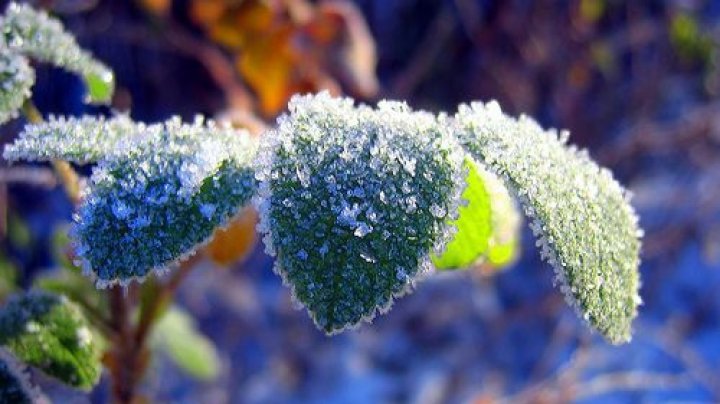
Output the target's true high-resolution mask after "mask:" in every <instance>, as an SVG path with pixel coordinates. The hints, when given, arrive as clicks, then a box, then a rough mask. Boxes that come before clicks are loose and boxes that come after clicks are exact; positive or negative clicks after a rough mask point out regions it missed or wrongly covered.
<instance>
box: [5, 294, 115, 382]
mask: <svg viewBox="0 0 720 404" xmlns="http://www.w3.org/2000/svg"><path fill="white" fill-rule="evenodd" d="M95 339H96V337H95V336H94V335H93V331H92V330H91V329H90V327H89V326H88V323H87V321H86V320H85V318H84V317H83V315H82V312H81V311H80V309H79V308H78V307H77V306H75V304H73V303H71V302H70V301H69V300H68V299H67V298H66V297H63V296H57V295H52V294H47V293H41V292H30V293H27V294H24V295H21V296H16V297H15V298H13V299H11V300H10V301H9V302H8V303H7V305H6V306H5V307H4V308H3V309H2V311H1V312H0V344H2V345H4V346H5V347H6V348H7V349H8V350H9V351H11V352H12V353H13V354H14V355H15V356H16V357H17V358H18V359H20V360H22V361H23V362H25V363H27V364H29V365H32V366H35V367H37V368H39V369H41V370H42V371H43V372H45V373H46V374H48V375H49V376H53V377H55V378H57V379H59V380H61V381H63V382H65V383H67V384H69V385H71V386H74V387H77V388H80V389H84V390H89V389H90V388H91V387H93V386H94V385H95V384H96V383H97V382H98V380H99V378H100V372H101V369H102V368H101V364H100V352H99V350H98V349H97V345H96V342H95Z"/></svg>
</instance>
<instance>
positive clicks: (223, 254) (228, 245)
mask: <svg viewBox="0 0 720 404" xmlns="http://www.w3.org/2000/svg"><path fill="white" fill-rule="evenodd" d="M257 220H258V215H257V211H256V210H255V209H254V208H253V207H250V206H248V207H246V208H244V209H243V210H242V212H240V214H238V216H236V217H235V218H234V219H233V220H232V221H231V222H230V224H228V226H227V228H225V229H217V230H215V235H214V236H213V240H212V241H211V242H210V244H208V246H207V247H205V253H206V254H207V256H208V257H210V259H212V260H213V262H215V263H216V264H218V265H220V266H223V267H228V266H230V265H232V264H234V263H235V262H238V261H240V260H242V259H244V258H245V257H246V256H247V255H248V254H249V253H250V252H251V251H252V250H253V249H254V248H255V244H256V243H257V236H256V233H255V225H256V224H257Z"/></svg>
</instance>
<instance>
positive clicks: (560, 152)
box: [456, 102, 641, 343]
mask: <svg viewBox="0 0 720 404" xmlns="http://www.w3.org/2000/svg"><path fill="white" fill-rule="evenodd" d="M456 124H457V126H458V138H459V141H460V143H461V144H462V145H463V146H464V147H465V148H466V149H467V150H468V151H469V153H470V154H471V155H472V156H473V157H474V158H475V159H477V160H478V161H479V162H482V163H484V164H486V165H487V166H488V167H489V168H490V169H491V170H492V171H494V172H495V173H497V174H498V175H499V176H500V177H502V178H503V179H504V180H505V183H506V185H507V186H508V187H509V188H511V189H512V190H514V192H515V193H516V194H517V196H518V198H519V200H520V202H521V203H522V204H523V205H524V208H525V211H526V213H527V215H528V216H529V217H530V219H531V220H532V223H531V229H532V230H533V232H534V233H535V235H536V237H537V238H538V246H539V247H540V248H541V255H542V257H543V258H544V259H546V260H547V261H548V262H549V263H550V264H551V265H552V266H553V267H554V268H555V270H556V274H557V278H558V280H559V281H560V284H561V289H562V291H563V292H564V293H565V295H566V297H567V300H568V301H569V303H570V304H571V305H572V306H573V307H575V308H576V309H578V310H579V312H581V317H583V318H585V319H586V320H588V322H589V323H590V324H591V325H592V326H593V327H595V328H596V329H597V330H599V331H600V333H602V334H603V335H604V336H605V337H606V338H607V339H608V340H609V341H611V342H613V343H621V342H624V341H627V340H629V339H630V335H631V323H632V320H633V318H634V317H635V315H636V313H637V306H638V304H639V302H640V298H639V296H638V288H639V276H638V265H639V249H640V241H639V236H640V233H641V232H640V229H639V228H638V219H637V216H636V214H635V212H634V211H633V209H632V207H631V206H630V204H629V203H628V200H629V197H628V194H627V192H626V191H625V190H624V189H623V188H622V187H621V186H620V185H619V184H618V183H617V182H616V181H615V180H614V179H613V177H612V174H611V173H610V172H609V171H608V170H607V169H604V168H601V167H598V165H597V164H595V163H594V162H593V161H592V160H591V159H590V158H589V157H588V155H587V152H585V151H580V150H577V149H576V148H574V147H572V146H567V145H566V144H565V141H566V139H567V133H565V132H563V133H561V134H560V135H558V133H557V132H556V131H544V130H543V129H542V128H541V127H540V126H539V125H538V124H537V123H536V122H535V121H533V120H532V119H530V118H528V117H525V116H522V117H520V118H519V119H513V118H511V117H508V116H506V115H504V114H503V113H502V111H501V110H500V107H499V105H498V104H497V103H495V102H491V103H488V104H482V103H473V104H471V105H470V106H467V105H462V106H461V107H460V109H459V112H458V114H457V115H456ZM598 279H601V280H602V282H598Z"/></svg>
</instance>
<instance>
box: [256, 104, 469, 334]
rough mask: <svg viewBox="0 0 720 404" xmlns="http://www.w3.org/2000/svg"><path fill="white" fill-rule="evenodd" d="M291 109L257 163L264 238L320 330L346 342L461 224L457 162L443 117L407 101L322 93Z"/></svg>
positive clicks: (419, 271) (422, 268) (266, 142)
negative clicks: (455, 223) (344, 336)
mask: <svg viewBox="0 0 720 404" xmlns="http://www.w3.org/2000/svg"><path fill="white" fill-rule="evenodd" d="M289 107H290V113H289V115H284V116H282V117H280V118H279V120H278V128H277V129H276V130H274V131H272V132H270V133H268V134H266V135H265V136H264V137H263V141H262V146H261V149H260V152H259V156H258V159H257V160H258V164H257V165H258V167H257V173H256V175H257V178H258V180H260V185H259V197H258V198H257V204H258V208H259V211H260V224H259V225H258V229H259V230H260V231H261V232H263V233H265V238H264V241H265V245H266V249H267V251H268V252H270V253H275V254H277V259H276V263H275V270H276V272H277V273H279V274H280V275H281V276H282V277H283V279H284V280H285V281H286V282H287V283H288V284H289V285H290V287H291V288H292V290H293V294H294V296H295V297H296V298H297V299H298V300H299V301H300V302H301V303H303V304H304V305H305V306H306V307H307V309H308V311H309V312H310V315H311V317H312V318H313V320H314V321H315V323H316V324H317V326H318V327H319V328H321V329H322V330H324V331H325V332H327V333H335V332H340V331H342V330H343V329H345V328H347V327H351V326H354V325H357V324H359V323H360V322H361V321H363V320H365V321H369V320H371V319H372V318H373V317H374V315H375V313H376V312H377V311H378V310H379V311H381V312H382V311H384V310H387V309H388V308H389V307H390V304H391V303H392V300H393V297H397V296H399V295H401V294H403V293H405V292H407V291H408V290H409V289H410V287H411V285H412V284H413V282H414V280H415V279H417V278H418V276H419V275H421V274H422V273H424V272H425V271H426V270H427V269H429V268H430V260H429V253H430V251H431V250H432V249H433V247H435V249H436V250H440V249H442V247H443V246H444V243H445V242H446V241H447V239H448V238H449V237H450V236H451V234H452V228H451V226H449V225H448V224H447V223H448V221H447V220H446V217H456V216H457V205H458V201H459V197H460V193H461V192H462V184H463V181H462V169H461V164H462V152H461V149H460V147H459V145H458V144H457V143H456V142H455V139H454V137H453V136H452V133H451V132H450V125H449V124H448V123H447V122H446V121H445V119H444V118H436V117H435V116H433V115H431V114H428V113H423V112H412V111H411V110H410V109H409V108H408V107H407V106H406V105H405V104H402V103H398V102H381V103H380V104H379V105H378V108H377V109H373V108H370V107H368V106H364V105H361V106H355V105H354V104H353V101H352V100H350V99H346V98H332V97H330V96H329V95H328V94H327V93H320V94H318V95H308V96H295V97H293V99H292V100H291V102H290V106H289ZM439 120H440V121H439ZM428 178H431V180H430V179H428Z"/></svg>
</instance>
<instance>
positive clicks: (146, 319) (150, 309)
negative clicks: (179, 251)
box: [108, 256, 197, 404]
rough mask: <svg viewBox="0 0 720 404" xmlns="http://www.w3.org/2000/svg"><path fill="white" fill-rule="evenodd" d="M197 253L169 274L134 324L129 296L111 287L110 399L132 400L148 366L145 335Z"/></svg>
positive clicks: (122, 402) (120, 403)
mask: <svg viewBox="0 0 720 404" xmlns="http://www.w3.org/2000/svg"><path fill="white" fill-rule="evenodd" d="M196 257H197V256H194V257H193V258H191V259H189V260H187V261H185V262H183V263H182V264H181V265H180V268H178V269H177V270H175V271H174V272H173V273H172V276H171V278H170V279H169V280H168V281H167V282H166V283H165V284H163V285H162V287H161V289H160V290H159V291H158V293H157V294H156V295H155V296H154V298H153V299H152V300H150V301H149V302H148V304H147V306H146V307H143V308H142V310H141V311H140V319H139V320H138V324H137V327H135V329H133V327H132V325H131V324H130V321H129V311H130V310H129V309H130V307H129V306H130V305H129V304H128V302H129V298H128V296H127V295H126V293H125V291H124V290H123V288H122V287H120V286H114V287H113V288H112V289H110V292H109V293H110V309H111V313H112V314H111V315H112V320H111V324H112V327H113V330H114V332H115V338H114V340H113V343H114V347H113V348H112V350H111V355H112V360H111V361H110V366H108V367H109V368H110V374H111V378H112V383H113V389H112V393H113V401H114V402H116V403H118V404H130V403H133V402H134V400H135V395H136V389H137V385H138V382H139V381H140V380H142V377H143V375H144V374H145V370H146V369H147V365H148V359H149V350H148V348H147V346H146V345H147V341H148V337H149V336H150V332H151V331H152V327H153V325H154V324H155V321H156V320H157V318H158V317H159V316H158V315H159V314H160V310H161V308H162V307H163V306H164V305H165V304H167V303H168V302H169V301H170V300H172V298H173V296H174V295H175V292H176V291H177V289H178V287H179V286H180V284H181V283H182V281H183V280H184V279H185V277H186V276H187V274H188V273H190V270H191V269H192V268H193V267H194V266H195V262H196V261H197V258H196Z"/></svg>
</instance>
